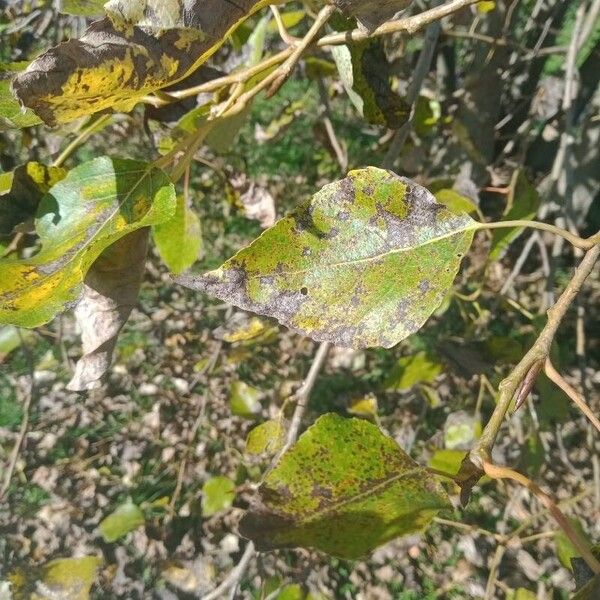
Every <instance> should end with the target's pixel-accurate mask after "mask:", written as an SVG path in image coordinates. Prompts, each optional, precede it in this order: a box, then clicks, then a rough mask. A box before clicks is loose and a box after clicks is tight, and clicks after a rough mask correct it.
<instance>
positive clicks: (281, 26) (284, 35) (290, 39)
mask: <svg viewBox="0 0 600 600" xmlns="http://www.w3.org/2000/svg"><path fill="white" fill-rule="evenodd" d="M269 8H270V9H271V12H272V13H273V16H274V17H275V23H277V29H278V31H279V37H280V38H281V39H282V40H283V41H284V42H285V43H286V44H287V45H288V46H293V45H294V44H297V43H298V42H299V41H300V39H299V38H297V37H294V36H293V35H290V33H289V31H288V30H287V29H286V28H285V23H284V22H283V18H282V17H281V13H280V12H279V8H277V6H275V5H274V4H271V6H270V7H269Z"/></svg>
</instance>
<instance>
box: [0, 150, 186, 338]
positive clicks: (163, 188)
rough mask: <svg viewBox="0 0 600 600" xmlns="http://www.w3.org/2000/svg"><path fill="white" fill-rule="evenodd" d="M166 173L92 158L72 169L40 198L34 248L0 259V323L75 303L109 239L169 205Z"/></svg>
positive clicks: (38, 320)
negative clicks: (37, 245)
mask: <svg viewBox="0 0 600 600" xmlns="http://www.w3.org/2000/svg"><path fill="white" fill-rule="evenodd" d="M175 201H176V199H175V191H174V188H173V184H172V183H171V182H170V181H169V179H168V177H167V176H166V175H165V174H164V173H163V172H162V171H160V170H159V169H156V168H155V167H152V166H151V165H148V164H147V163H143V162H139V161H133V160H125V159H117V158H115V159H113V158H108V157H100V158H96V159H94V160H92V161H90V162H88V163H84V164H82V165H80V166H78V167H76V168H75V169H73V170H72V171H71V172H70V173H69V174H68V175H67V177H65V179H63V180H62V181H60V182H59V183H57V184H56V185H55V186H54V187H52V189H51V190H50V191H49V193H48V194H47V195H46V196H44V198H43V199H42V201H41V202H40V205H39V208H38V212H37V218H36V223H35V226H36V232H37V234H38V235H39V238H40V242H41V249H40V251H39V252H38V253H37V254H36V255H34V256H33V257H31V258H26V259H4V260H0V323H12V324H14V325H19V326H22V327H36V326H38V325H42V324H44V323H46V322H48V321H49V320H50V319H52V318H53V317H54V316H55V315H56V314H58V313H59V312H61V311H63V310H65V309H66V308H68V307H70V306H72V305H74V304H75V303H76V302H77V301H78V300H79V298H80V297H81V294H82V293H83V280H84V278H85V276H86V273H87V271H88V270H89V268H90V267H91V265H92V264H93V263H94V261H95V260H96V259H97V258H98V256H99V255H100V254H101V253H102V252H103V251H104V250H105V249H106V248H107V247H109V246H110V245H111V244H113V243H115V242H116V241H117V240H119V239H121V238H122V237H124V236H125V235H127V234H128V233H131V232H132V231H135V230H136V229H139V228H141V227H145V226H147V225H152V224H154V223H160V222H163V221H165V220H167V219H168V218H170V217H171V216H172V215H173V213H174V211H175Z"/></svg>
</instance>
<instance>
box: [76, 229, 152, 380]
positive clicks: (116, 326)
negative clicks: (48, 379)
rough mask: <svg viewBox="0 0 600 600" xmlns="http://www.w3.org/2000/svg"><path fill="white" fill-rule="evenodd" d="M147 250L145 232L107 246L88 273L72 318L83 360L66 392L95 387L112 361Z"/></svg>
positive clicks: (79, 362)
mask: <svg viewBox="0 0 600 600" xmlns="http://www.w3.org/2000/svg"><path fill="white" fill-rule="evenodd" d="M147 250H148V228H147V227H145V228H143V229H138V230H137V231H134V232H133V233H130V234H129V235H127V236H125V237H124V238H121V239H120V240H119V241H118V242H116V243H115V244H113V245H112V246H110V247H109V248H108V249H107V250H106V251H105V252H104V253H103V254H102V255H101V256H100V258H98V259H97V260H96V262H95V263H94V265H93V267H92V268H91V269H90V271H89V272H88V275H87V277H86V280H85V284H84V292H83V297H82V298H81V301H80V302H79V303H78V304H77V306H76V308H75V317H76V319H77V322H78V323H79V326H80V327H81V339H82V344H83V356H82V357H81V358H80V359H79V361H78V363H77V366H76V368H75V374H74V375H73V379H71V381H70V382H69V385H68V386H67V389H69V390H71V391H75V392H82V391H85V390H91V389H95V388H97V387H99V385H100V380H101V378H102V376H103V375H104V374H105V373H106V372H107V370H108V368H109V367H110V363H111V361H112V355H113V351H114V349H115V345H116V343H117V338H118V336H119V333H120V331H121V329H122V327H123V325H124V324H125V322H126V321H127V319H128V318H129V315H130V313H131V311H132V309H133V307H134V306H135V304H136V302H137V297H138V292H139V289H140V284H141V281H142V276H143V273H144V266H145V258H146V252H147Z"/></svg>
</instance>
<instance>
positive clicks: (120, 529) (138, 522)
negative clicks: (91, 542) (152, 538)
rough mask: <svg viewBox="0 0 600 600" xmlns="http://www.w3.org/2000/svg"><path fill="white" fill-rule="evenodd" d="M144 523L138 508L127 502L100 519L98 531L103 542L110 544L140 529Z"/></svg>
mask: <svg viewBox="0 0 600 600" xmlns="http://www.w3.org/2000/svg"><path fill="white" fill-rule="evenodd" d="M145 522H146V519H145V518H144V513H143V512H142V511H141V509H140V507H139V506H137V505H136V504H133V502H131V501H129V502H127V503H125V504H121V506H119V507H118V508H117V509H116V510H115V511H114V512H112V513H111V514H110V515H108V516H107V517H105V518H104V519H102V521H101V522H100V525H98V530H99V531H100V533H101V535H102V537H103V538H104V541H105V542H107V543H109V544H110V543H112V542H116V541H117V540H118V539H120V538H122V537H123V536H125V535H127V534H128V533H129V532H131V531H134V530H135V529H137V528H138V527H141V526H142V525H143V524H144V523H145Z"/></svg>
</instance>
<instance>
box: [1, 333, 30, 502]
mask: <svg viewBox="0 0 600 600" xmlns="http://www.w3.org/2000/svg"><path fill="white" fill-rule="evenodd" d="M18 333H19V337H20V338H21V347H22V348H23V352H25V355H26V358H27V365H28V367H29V390H28V392H27V396H26V398H25V402H24V403H23V419H22V421H21V426H20V428H19V433H18V435H17V439H16V440H15V443H14V446H13V449H12V452H11V454H10V458H9V460H8V465H7V467H6V470H5V471H4V481H3V482H2V487H1V488H0V501H1V500H3V498H4V496H5V495H6V493H7V492H8V488H9V487H10V482H11V481H12V477H13V474H14V472H15V468H16V466H17V460H18V459H19V452H20V451H21V447H22V446H23V440H24V439H25V436H26V435H27V429H28V428H29V411H30V409H31V404H32V402H33V398H34V396H35V365H34V362H33V355H32V353H31V350H30V349H29V348H28V347H27V346H26V344H25V341H24V340H23V337H22V335H21V332H20V331H19V332H18Z"/></svg>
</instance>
